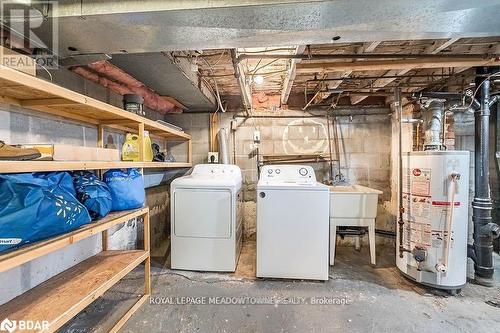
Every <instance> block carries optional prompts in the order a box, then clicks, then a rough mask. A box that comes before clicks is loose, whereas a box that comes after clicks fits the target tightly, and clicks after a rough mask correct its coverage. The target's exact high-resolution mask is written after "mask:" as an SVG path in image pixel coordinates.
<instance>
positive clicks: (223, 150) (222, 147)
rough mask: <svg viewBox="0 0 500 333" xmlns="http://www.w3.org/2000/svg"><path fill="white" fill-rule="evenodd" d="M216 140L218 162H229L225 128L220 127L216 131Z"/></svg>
mask: <svg viewBox="0 0 500 333" xmlns="http://www.w3.org/2000/svg"><path fill="white" fill-rule="evenodd" d="M217 142H218V143H219V163H220V164H231V160H230V158H229V144H228V141H227V132H226V129H225V128H221V129H220V130H219V132H218V133H217Z"/></svg>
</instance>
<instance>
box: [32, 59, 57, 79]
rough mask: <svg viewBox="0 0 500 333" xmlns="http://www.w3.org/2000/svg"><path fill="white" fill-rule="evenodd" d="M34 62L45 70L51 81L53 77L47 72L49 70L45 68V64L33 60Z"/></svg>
mask: <svg viewBox="0 0 500 333" xmlns="http://www.w3.org/2000/svg"><path fill="white" fill-rule="evenodd" d="M35 64H37V65H38V66H40V67H41V68H42V69H43V70H44V71H46V72H47V74H49V77H50V82H53V79H52V74H51V73H50V72H49V70H48V69H47V68H45V66H43V65H40V64H39V63H38V62H36V61H35Z"/></svg>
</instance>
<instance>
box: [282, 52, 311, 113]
mask: <svg viewBox="0 0 500 333" xmlns="http://www.w3.org/2000/svg"><path fill="white" fill-rule="evenodd" d="M305 49H306V46H305V45H299V46H297V47H296V48H295V51H294V54H302V53H304V51H305ZM301 61H302V60H301V59H292V60H291V61H290V68H289V69H288V72H287V73H286V76H285V80H284V81H283V88H282V90H281V103H282V104H286V103H287V102H288V97H289V96H290V91H291V90H292V86H293V82H294V81H295V75H296V74H297V67H296V66H297V64H298V63H299V62H301Z"/></svg>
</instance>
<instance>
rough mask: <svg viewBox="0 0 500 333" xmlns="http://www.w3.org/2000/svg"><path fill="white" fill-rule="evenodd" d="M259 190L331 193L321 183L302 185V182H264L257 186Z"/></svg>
mask: <svg viewBox="0 0 500 333" xmlns="http://www.w3.org/2000/svg"><path fill="white" fill-rule="evenodd" d="M257 190H258V191H263V190H294V191H325V192H328V191H329V187H328V186H327V185H325V184H321V183H319V182H314V183H309V182H307V183H301V182H277V181H262V180H260V181H259V183H258V184H257Z"/></svg>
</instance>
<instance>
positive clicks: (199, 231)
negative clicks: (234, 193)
mask: <svg viewBox="0 0 500 333" xmlns="http://www.w3.org/2000/svg"><path fill="white" fill-rule="evenodd" d="M173 209H174V215H173V216H174V221H173V223H174V233H175V235H176V236H178V237H200V238H230V237H231V216H232V209H233V207H231V191H229V190H224V189H221V190H215V189H214V190H212V189H207V190H204V189H176V190H175V191H174V207H173Z"/></svg>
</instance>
